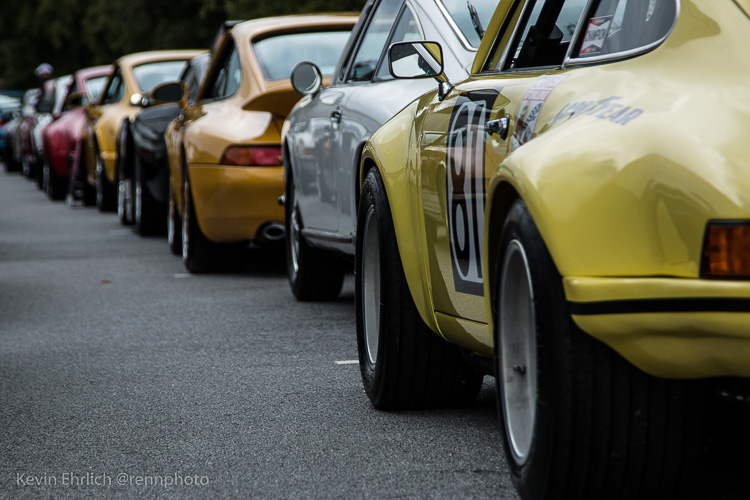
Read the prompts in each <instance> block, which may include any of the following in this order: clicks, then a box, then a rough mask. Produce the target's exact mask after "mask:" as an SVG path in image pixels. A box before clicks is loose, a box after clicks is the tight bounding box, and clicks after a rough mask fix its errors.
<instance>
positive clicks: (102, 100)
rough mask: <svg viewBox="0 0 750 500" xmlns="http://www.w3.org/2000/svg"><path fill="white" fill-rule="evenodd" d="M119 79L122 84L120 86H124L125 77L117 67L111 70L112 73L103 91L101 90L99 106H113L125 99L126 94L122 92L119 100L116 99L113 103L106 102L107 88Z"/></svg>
mask: <svg viewBox="0 0 750 500" xmlns="http://www.w3.org/2000/svg"><path fill="white" fill-rule="evenodd" d="M118 77H119V79H120V81H121V82H122V83H121V85H123V86H124V85H125V76H124V75H123V71H122V68H121V67H120V66H119V65H117V66H115V68H114V69H113V70H112V73H111V75H110V77H109V79H108V80H107V84H106V85H105V86H104V89H102V93H101V95H100V99H99V104H100V105H102V106H105V105H109V104H115V103H117V102H120V101H122V99H123V98H124V97H125V94H126V92H124V91H123V93H122V95H121V96H120V98H119V99H116V100H114V101H108V99H107V93H108V92H109V88H110V87H111V86H112V83H113V82H114V81H115V79H117V78H118Z"/></svg>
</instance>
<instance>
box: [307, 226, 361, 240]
mask: <svg viewBox="0 0 750 500" xmlns="http://www.w3.org/2000/svg"><path fill="white" fill-rule="evenodd" d="M300 231H301V232H302V235H303V236H304V237H305V238H312V239H318V240H325V241H335V242H337V243H352V242H353V241H354V238H353V237H352V236H342V235H340V234H334V233H329V232H327V231H320V230H318V229H308V228H304V227H303V228H302V229H301V230H300Z"/></svg>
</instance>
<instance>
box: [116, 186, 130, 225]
mask: <svg viewBox="0 0 750 500" xmlns="http://www.w3.org/2000/svg"><path fill="white" fill-rule="evenodd" d="M132 192H133V186H132V182H131V180H130V179H123V180H121V181H120V182H118V184H117V216H118V217H119V218H120V219H123V218H124V219H125V220H128V221H132V220H133V200H132V198H131V193H132Z"/></svg>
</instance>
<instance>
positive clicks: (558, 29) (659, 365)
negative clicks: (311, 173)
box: [355, 0, 750, 499]
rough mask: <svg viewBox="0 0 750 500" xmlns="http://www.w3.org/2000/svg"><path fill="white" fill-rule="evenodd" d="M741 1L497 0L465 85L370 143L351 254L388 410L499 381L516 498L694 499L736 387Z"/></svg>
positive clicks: (743, 157)
mask: <svg viewBox="0 0 750 500" xmlns="http://www.w3.org/2000/svg"><path fill="white" fill-rule="evenodd" d="M749 14H750V2H747V1H746V0H736V1H732V0H721V1H716V0H592V1H588V0H536V1H534V0H503V1H501V2H500V4H499V5H498V7H497V10H496V11H495V14H494V16H493V18H492V21H491V22H490V24H489V26H488V27H487V31H486V34H485V35H484V39H483V41H482V44H481V46H480V48H479V51H478V53H477V56H476V58H475V61H474V63H473V67H472V76H471V77H470V78H469V79H467V80H465V81H463V82H449V81H447V79H446V77H445V75H444V73H443V71H442V56H441V48H440V46H439V45H438V44H436V43H432V42H404V43H399V44H393V45H392V46H391V47H390V64H391V72H392V74H393V75H394V76H396V77H401V78H423V77H425V78H436V79H437V80H438V82H439V83H438V84H437V85H436V87H437V88H436V89H435V91H433V92H431V93H428V94H425V95H424V96H422V97H421V98H419V99H417V100H416V101H414V102H413V103H412V104H410V105H409V106H407V107H406V108H405V109H404V110H403V111H402V112H400V113H399V114H397V115H396V116H395V117H394V118H392V119H391V120H390V121H389V122H387V123H386V124H385V125H384V126H383V127H381V128H380V129H379V130H378V131H377V132H376V133H375V134H374V135H373V136H372V138H371V139H370V141H369V142H368V144H367V145H366V147H365V150H364V153H363V158H362V162H361V175H360V178H361V179H362V183H361V191H360V193H358V195H359V208H358V222H357V254H356V267H355V270H356V272H355V275H356V306H357V336H358V345H359V359H360V367H361V371H362V379H363V382H364V386H365V389H366V392H367V394H368V396H369V398H370V400H371V401H372V403H373V405H374V406H375V407H377V408H382V409H398V408H409V407H424V406H441V405H442V406H450V405H460V404H465V403H468V402H470V401H472V400H473V399H474V397H475V396H476V394H477V391H478V389H479V384H480V382H481V378H482V374H483V373H484V374H494V375H495V378H496V385H497V397H498V406H499V408H500V410H501V411H500V413H501V418H502V421H503V425H502V428H503V433H504V436H505V440H504V441H505V451H506V456H507V462H508V464H509V468H510V471H511V474H512V477H513V481H514V483H515V485H516V487H517V489H518V491H519V493H520V494H521V496H522V497H523V498H525V499H538V498H549V499H563V498H571V499H580V498H594V499H603V498H607V499H609V498H687V497H689V494H690V487H691V484H692V479H694V477H695V474H693V473H694V472H695V470H696V464H698V463H699V461H698V457H699V455H700V452H701V450H702V446H703V445H704V440H703V438H704V434H703V430H704V428H705V421H704V419H703V415H704V411H703V410H704V409H705V406H706V404H707V403H706V402H707V400H706V399H705V395H706V393H707V389H708V388H714V389H715V388H720V389H721V390H720V391H717V392H718V393H721V394H725V395H729V396H730V398H731V399H740V400H743V399H746V398H747V397H748V394H750V388H749V387H748V383H747V382H748V377H750V197H748V196H747V193H749V192H750V176H749V175H748V172H750V143H748V141H747V140H746V138H745V136H744V134H745V132H746V131H747V130H748V129H750V111H749V109H750V108H749V107H748V104H749V103H750V101H749V100H748V94H747V81H748V77H750V72H749V71H748V68H749V67H750V65H749V64H748V63H750V60H749V58H750V55H748V51H747V47H748V46H750V19H749V18H748V15H749Z"/></svg>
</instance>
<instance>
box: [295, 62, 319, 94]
mask: <svg viewBox="0 0 750 500" xmlns="http://www.w3.org/2000/svg"><path fill="white" fill-rule="evenodd" d="M291 79H292V87H294V90H296V91H297V92H299V93H300V94H302V95H311V94H315V93H316V92H318V90H320V87H321V85H322V84H323V75H322V73H321V72H320V69H319V68H318V67H317V66H316V65H315V64H313V63H311V62H301V63H299V64H297V65H296V66H295V67H294V69H292V76H291Z"/></svg>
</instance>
